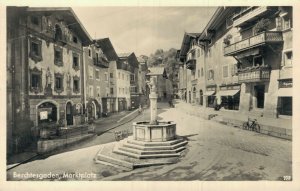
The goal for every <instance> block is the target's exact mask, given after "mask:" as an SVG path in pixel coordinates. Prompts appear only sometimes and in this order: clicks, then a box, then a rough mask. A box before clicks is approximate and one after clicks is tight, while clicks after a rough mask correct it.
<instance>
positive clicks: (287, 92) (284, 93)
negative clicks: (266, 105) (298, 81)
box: [278, 88, 293, 97]
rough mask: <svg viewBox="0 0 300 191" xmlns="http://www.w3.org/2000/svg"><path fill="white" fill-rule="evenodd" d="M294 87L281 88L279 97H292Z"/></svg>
mask: <svg viewBox="0 0 300 191" xmlns="http://www.w3.org/2000/svg"><path fill="white" fill-rule="evenodd" d="M292 96H293V88H279V90H278V97H292Z"/></svg>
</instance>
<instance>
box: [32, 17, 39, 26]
mask: <svg viewBox="0 0 300 191" xmlns="http://www.w3.org/2000/svg"><path fill="white" fill-rule="evenodd" d="M31 23H32V24H34V25H39V23H40V21H39V18H38V17H37V16H31Z"/></svg>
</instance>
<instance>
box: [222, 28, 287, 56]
mask: <svg viewBox="0 0 300 191" xmlns="http://www.w3.org/2000/svg"><path fill="white" fill-rule="evenodd" d="M282 41H283V39H282V33H281V32H278V31H268V32H262V33H260V34H257V35H255V36H251V37H249V38H246V39H243V40H241V41H239V42H236V43H234V44H231V45H228V46H226V47H225V48H224V55H225V56H232V55H235V54H237V53H238V52H240V51H243V50H247V49H250V48H252V47H256V46H261V45H265V44H267V43H278V42H282Z"/></svg>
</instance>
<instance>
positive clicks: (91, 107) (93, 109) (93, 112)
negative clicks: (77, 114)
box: [87, 99, 101, 119]
mask: <svg viewBox="0 0 300 191" xmlns="http://www.w3.org/2000/svg"><path fill="white" fill-rule="evenodd" d="M100 107H101V106H100V104H99V102H98V101H97V100H96V99H91V100H89V102H88V104H87V112H88V118H93V119H97V118H98V117H99V116H100V115H101V108H100Z"/></svg>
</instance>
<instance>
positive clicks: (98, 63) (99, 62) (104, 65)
mask: <svg viewBox="0 0 300 191" xmlns="http://www.w3.org/2000/svg"><path fill="white" fill-rule="evenodd" d="M93 61H94V65H95V66H99V67H101V68H108V67H109V63H108V62H107V61H105V60H104V59H101V58H99V59H98V60H97V59H96V58H93Z"/></svg>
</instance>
